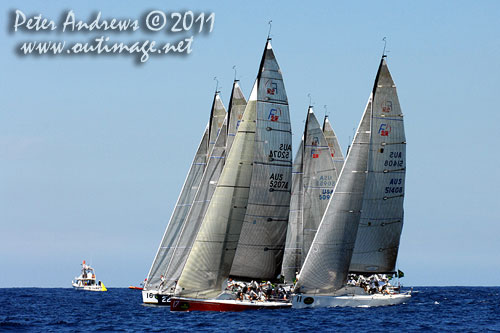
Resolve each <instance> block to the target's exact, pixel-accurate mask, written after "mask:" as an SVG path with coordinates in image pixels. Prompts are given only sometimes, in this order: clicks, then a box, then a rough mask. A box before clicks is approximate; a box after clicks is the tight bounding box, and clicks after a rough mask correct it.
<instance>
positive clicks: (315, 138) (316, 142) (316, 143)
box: [311, 136, 319, 146]
mask: <svg viewBox="0 0 500 333" xmlns="http://www.w3.org/2000/svg"><path fill="white" fill-rule="evenodd" d="M311 145H312V146H319V138H318V137H317V136H315V137H314V138H313V139H312V142H311Z"/></svg>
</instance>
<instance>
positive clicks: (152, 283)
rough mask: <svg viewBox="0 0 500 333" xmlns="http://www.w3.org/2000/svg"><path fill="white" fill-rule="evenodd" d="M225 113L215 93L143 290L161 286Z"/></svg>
mask: <svg viewBox="0 0 500 333" xmlns="http://www.w3.org/2000/svg"><path fill="white" fill-rule="evenodd" d="M225 113H226V110H225V109H224V105H223V104H222V101H221V99H220V97H219V94H218V93H217V92H216V93H215V96H214V100H213V103H212V109H211V112H210V120H209V123H208V125H207V128H206V129H205V132H204V134H203V137H202V140H201V142H200V145H199V146H198V150H197V151H196V155H195V157H194V160H193V162H192V163H191V168H190V169H189V172H188V175H187V177H186V180H185V181H184V185H183V187H182V190H181V193H180V195H179V198H178V199H177V203H176V205H175V208H174V211H173V212H172V216H171V217H170V221H169V222H168V225H167V228H166V229H165V233H164V234H163V238H162V240H161V243H160V246H159V248H158V251H157V252H156V255H155V258H154V260H153V264H152V265H151V269H150V270H149V273H148V277H147V279H146V283H145V285H144V290H155V289H156V290H158V289H159V288H160V284H161V282H162V281H161V280H162V279H161V276H162V275H163V274H164V273H165V270H166V268H167V265H168V264H169V262H170V261H171V257H172V254H173V250H174V248H175V244H176V243H177V241H178V239H179V235H180V232H181V230H182V226H183V225H184V222H185V219H186V216H187V215H188V213H189V210H190V209H191V204H192V203H193V200H194V197H195V195H196V192H197V191H198V188H199V185H200V182H201V179H202V176H203V173H204V171H205V167H206V165H207V159H208V157H209V154H210V152H211V146H213V145H211V144H210V142H212V141H213V142H214V144H215V139H216V137H217V133H218V132H219V130H220V126H222V123H223V121H221V120H220V118H221V117H222V120H223V119H224V117H225ZM209 133H210V135H209Z"/></svg>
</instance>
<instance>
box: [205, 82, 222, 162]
mask: <svg viewBox="0 0 500 333" xmlns="http://www.w3.org/2000/svg"><path fill="white" fill-rule="evenodd" d="M225 118H226V108H225V107H224V104H223V103H222V100H221V98H220V96H219V92H215V97H214V101H213V104H212V111H211V114H210V120H211V121H210V128H209V133H210V137H209V138H210V140H209V142H208V154H209V156H210V154H211V153H212V149H213V147H214V145H215V140H217V137H218V136H219V132H220V129H221V127H222V124H223V123H224V119H225Z"/></svg>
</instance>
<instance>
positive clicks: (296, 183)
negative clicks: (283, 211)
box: [281, 136, 306, 283]
mask: <svg viewBox="0 0 500 333" xmlns="http://www.w3.org/2000/svg"><path fill="white" fill-rule="evenodd" d="M303 151H304V136H302V140H301V141H300V145H299V149H298V150H297V154H296V155H295V159H294V160H293V167H292V193H291V198H290V213H289V217H288V227H287V231H286V241H285V253H284V255H283V265H282V268H281V274H282V275H283V276H284V278H285V282H286V283H293V282H294V280H295V276H296V274H297V272H298V271H299V270H300V268H301V267H302V261H303V258H302V256H303V255H304V256H305V254H306V253H305V252H303V251H302V245H303V244H304V242H303V240H302V235H303V232H302V230H303V225H302V207H303V202H302V200H303V184H302V175H303V172H302V165H303V164H302V157H303Z"/></svg>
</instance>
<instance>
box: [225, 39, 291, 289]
mask: <svg viewBox="0 0 500 333" xmlns="http://www.w3.org/2000/svg"><path fill="white" fill-rule="evenodd" d="M257 84H258V86H257V90H256V91H253V92H252V94H253V96H254V97H253V99H255V107H256V112H257V113H256V115H257V126H256V133H255V146H256V147H255V155H254V159H253V171H252V183H251V187H250V194H249V195H250V196H249V199H248V205H247V210H246V215H245V219H244V223H243V227H242V230H241V236H240V239H239V242H238V247H237V250H236V255H235V258H234V262H233V267H232V269H231V275H232V276H237V277H246V278H255V279H273V278H276V277H277V275H278V274H279V273H280V271H281V264H282V260H283V252H284V247H285V239H286V229H287V224H288V213H289V209H290V191H291V187H292V133H291V126H290V114H289V111H288V99H287V96H286V91H285V86H284V84H283V77H282V74H281V70H280V68H279V65H278V62H277V61H276V58H275V56H274V52H273V49H272V47H271V43H270V40H268V42H267V44H266V49H265V51H264V55H263V57H262V61H261V65H260V69H259V74H258V78H257ZM251 99H252V98H251Z"/></svg>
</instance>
